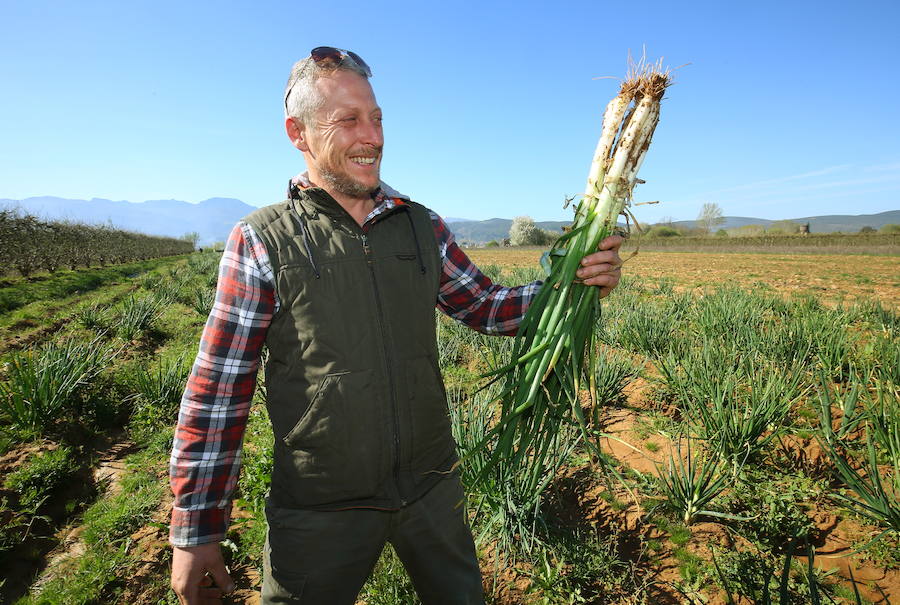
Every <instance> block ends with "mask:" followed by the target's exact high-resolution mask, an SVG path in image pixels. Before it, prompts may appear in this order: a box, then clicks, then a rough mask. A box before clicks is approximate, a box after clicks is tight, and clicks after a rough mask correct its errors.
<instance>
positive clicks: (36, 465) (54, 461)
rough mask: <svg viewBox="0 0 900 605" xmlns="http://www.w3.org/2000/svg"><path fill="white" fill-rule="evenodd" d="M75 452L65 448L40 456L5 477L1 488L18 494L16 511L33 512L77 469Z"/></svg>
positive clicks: (78, 461) (43, 453) (78, 463)
mask: <svg viewBox="0 0 900 605" xmlns="http://www.w3.org/2000/svg"><path fill="white" fill-rule="evenodd" d="M81 464H82V462H81V461H80V460H79V459H78V458H77V457H76V453H75V451H73V450H72V448H71V447H68V446H65V445H63V446H60V447H57V448H56V449H53V450H50V451H47V452H41V453H38V454H36V455H35V456H33V457H32V458H31V459H29V460H28V462H27V464H24V465H22V466H21V467H19V468H18V469H16V470H15V471H13V472H12V473H10V474H9V475H7V476H6V481H5V482H4V486H5V487H6V488H7V489H11V490H13V491H16V492H18V494H19V507H20V508H21V509H24V510H31V511H37V510H38V508H40V506H41V505H42V504H43V503H44V502H45V501H46V500H47V499H48V498H50V497H51V496H52V495H53V494H54V493H55V492H56V491H58V490H59V488H60V487H62V486H64V485H65V484H66V482H67V481H68V480H69V478H70V475H72V474H74V473H75V472H76V471H77V470H78V468H79V467H80V466H81Z"/></svg>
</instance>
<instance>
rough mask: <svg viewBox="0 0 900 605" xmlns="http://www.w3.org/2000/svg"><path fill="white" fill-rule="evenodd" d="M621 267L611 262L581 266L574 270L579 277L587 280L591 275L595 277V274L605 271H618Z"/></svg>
mask: <svg viewBox="0 0 900 605" xmlns="http://www.w3.org/2000/svg"><path fill="white" fill-rule="evenodd" d="M621 269H622V265H614V264H612V263H603V264H600V265H591V266H590V267H582V268H581V269H579V270H578V271H576V272H575V275H577V276H578V278H579V279H582V280H587V279H590V278H591V277H595V276H597V275H603V274H605V273H613V272H615V271H620V270H621Z"/></svg>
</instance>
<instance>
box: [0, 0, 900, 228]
mask: <svg viewBox="0 0 900 605" xmlns="http://www.w3.org/2000/svg"><path fill="white" fill-rule="evenodd" d="M647 6H648V7H649V9H648V10H647V11H646V15H644V16H642V19H641V22H640V28H637V27H635V28H632V29H628V28H619V27H615V28H603V29H602V33H603V36H602V39H600V37H599V36H598V35H597V30H598V27H599V26H598V25H597V23H602V21H603V19H604V18H606V17H608V12H606V11H605V9H603V8H602V7H597V6H595V4H594V3H591V2H586V1H585V2H575V3H572V4H571V5H568V6H567V7H566V10H565V11H560V10H551V9H546V8H545V7H544V6H543V5H541V4H538V3H521V2H520V3H515V4H513V3H499V4H492V5H491V6H487V7H486V6H484V5H481V4H475V3H466V4H463V5H458V4H457V5H453V6H444V5H441V6H420V5H416V4H412V3H405V2H400V3H392V4H391V5H390V6H386V7H375V6H372V5H371V4H363V3H355V2H350V3H349V4H347V5H346V7H345V10H344V11H342V14H343V17H342V18H334V19H323V20H322V22H321V23H316V27H315V28H307V29H309V30H312V33H307V31H306V30H305V29H304V28H303V27H300V28H299V29H298V30H297V31H296V33H293V34H292V35H290V36H278V35H276V34H277V33H279V32H282V31H284V28H285V23H286V22H290V21H291V19H294V17H293V16H292V15H295V14H296V13H297V12H299V11H298V10H297V7H296V6H295V5H293V4H290V3H281V2H271V3H267V4H266V5H265V9H264V10H260V9H258V8H257V9H251V8H249V7H243V6H225V7H224V8H223V7H222V6H221V5H220V4H216V5H213V4H212V3H207V2H201V3H197V4H192V5H189V6H182V5H177V4H175V3H173V2H162V3H157V4H155V5H153V6H152V7H151V6H125V5H108V4H106V3H103V2H96V1H93V2H90V1H89V2H84V3H79V4H77V5H69V4H65V3H59V2H47V1H46V0H41V1H38V2H33V3H27V4H25V3H19V4H14V5H11V6H6V7H5V10H4V13H5V15H4V16H5V21H6V22H7V24H8V27H7V30H8V35H7V36H5V37H4V39H3V40H2V41H0V49H3V51H4V52H3V53H2V56H3V57H4V59H3V60H0V69H2V72H3V76H4V82H5V84H6V87H7V90H8V91H11V92H14V93H15V94H7V95H4V96H3V97H2V98H0V116H2V117H0V124H2V127H3V131H4V133H5V136H4V142H5V145H3V146H2V148H0V149H2V151H0V159H2V162H0V184H2V186H0V197H2V198H10V199H24V198H28V197H44V196H50V197H62V198H67V199H90V198H96V199H106V200H110V201H129V202H131V203H140V202H136V201H132V200H139V199H140V200H179V201H186V202H188V203H193V204H198V203H200V202H202V201H204V200H206V199H211V198H217V197H222V198H232V199H239V200H241V201H244V202H245V203H247V204H249V205H251V206H256V207H259V206H263V205H267V204H269V203H274V202H277V201H280V199H281V198H282V196H283V191H284V188H285V185H286V183H287V180H288V178H290V177H291V176H293V175H294V174H296V173H299V172H301V171H302V170H303V169H304V167H303V162H302V157H301V156H300V154H299V152H298V151H297V150H296V149H294V148H293V147H291V145H290V143H289V142H288V141H287V138H286V136H285V135H284V132H283V117H282V113H281V112H282V110H281V107H280V105H281V95H282V91H283V86H284V82H285V80H286V79H287V74H288V71H289V69H290V66H291V64H292V63H293V62H294V61H295V60H297V59H299V58H302V57H303V56H305V55H306V54H307V53H308V50H309V48H312V47H314V46H317V45H320V44H330V45H334V46H339V47H342V48H349V49H352V50H354V51H355V52H357V53H359V54H360V55H361V56H362V57H363V58H365V60H366V61H367V62H368V63H369V64H370V65H371V66H372V70H373V74H374V75H373V78H372V85H373V87H374V89H375V93H376V96H377V98H378V100H379V103H380V104H381V106H382V107H383V108H384V111H385V137H386V147H385V155H384V164H383V166H382V179H383V180H384V181H385V182H387V183H388V184H390V185H391V186H392V187H395V188H396V189H397V190H399V191H401V192H403V193H405V194H407V195H410V196H411V197H412V198H413V199H415V200H417V201H420V202H421V203H423V204H425V205H426V206H428V207H430V208H432V209H433V210H435V211H436V212H438V213H439V214H441V215H445V216H454V217H459V216H466V217H471V218H470V219H469V220H487V219H489V218H492V217H496V216H498V215H500V216H502V215H510V216H514V215H528V216H531V217H533V218H534V219H535V220H537V221H546V220H552V221H565V220H570V219H571V215H572V214H571V210H563V209H562V202H563V200H564V198H565V197H566V196H571V195H573V194H578V193H580V192H581V190H582V189H583V186H584V180H585V177H586V175H587V168H588V166H589V165H590V160H591V155H592V153H593V149H594V146H595V145H596V141H597V138H598V136H599V134H600V122H601V115H602V111H603V108H604V106H605V105H606V103H607V102H608V101H609V100H610V99H611V98H612V97H613V96H614V95H615V93H616V91H617V90H616V89H617V85H616V81H615V78H618V77H621V76H623V75H624V73H625V68H626V58H627V55H628V53H629V51H630V52H631V53H632V54H634V55H640V53H641V49H642V48H646V53H647V57H648V58H649V59H651V60H653V59H656V58H657V57H659V56H660V55H662V56H664V57H665V60H664V63H665V64H668V65H670V66H672V67H678V66H682V65H685V64H689V65H685V66H683V67H680V68H679V69H678V70H677V71H676V72H675V77H676V84H675V85H674V86H673V87H672V88H671V89H670V91H669V92H668V93H667V95H666V100H665V101H664V102H663V108H662V118H661V122H660V125H659V127H658V129H657V132H656V134H655V136H654V140H653V144H652V146H651V149H650V152H649V154H648V157H647V160H646V162H645V163H644V165H643V167H642V170H641V173H640V175H639V176H640V177H641V178H642V179H644V180H646V181H647V184H645V185H640V186H638V187H637V188H636V189H635V200H636V201H637V202H642V201H648V200H660V201H661V203H660V204H659V205H657V206H640V207H638V208H637V209H636V213H637V218H638V219H639V220H640V221H641V222H646V223H655V222H661V221H663V220H666V219H671V220H673V221H682V220H694V219H696V217H697V215H698V214H699V211H700V208H701V207H702V205H703V203H706V202H713V203H716V204H718V205H719V206H720V207H721V209H722V213H723V215H725V216H732V217H754V218H766V219H767V220H784V219H791V218H797V217H806V216H824V215H835V214H837V215H854V216H855V215H859V214H878V213H881V212H885V211H890V210H894V209H897V208H900V145H898V143H897V141H900V121H898V120H896V119H889V118H890V117H892V103H893V102H892V101H891V99H893V98H895V97H896V96H897V93H898V92H900V84H898V83H897V82H895V81H893V80H891V79H890V78H887V79H886V78H884V76H883V74H882V73H881V71H882V70H883V68H881V67H880V66H881V65H885V64H888V65H891V64H894V63H895V62H896V61H897V59H900V42H898V41H897V37H896V35H895V33H894V32H893V31H892V24H893V23H896V22H897V20H898V17H900V6H898V5H897V4H896V3H891V2H884V1H876V2H864V3H862V4H857V5H854V6H849V5H846V4H843V3H838V2H833V1H829V2H826V3H825V4H824V5H823V4H822V3H821V2H819V3H812V2H805V1H802V2H796V3H789V4H785V3H775V2H773V1H766V2H761V3H755V4H753V5H750V6H722V5H721V4H719V3H713V2H696V3H692V4H691V5H690V6H688V7H684V6H677V7H676V6H671V5H668V4H666V3H662V2H651V3H650V4H649V5H647ZM307 12H308V11H307ZM642 13H643V11H642ZM623 14H624V11H623ZM873 14H877V15H878V16H879V18H878V19H873V18H872V15H873ZM473 16H474V17H475V18H473ZM798 23H802V27H798V25H797V24H798ZM391 31H402V32H403V33H404V35H403V36H392V35H389V34H390V32H391ZM523 32H526V33H523ZM528 32H540V33H541V37H540V38H539V39H537V40H536V39H535V38H534V36H532V35H530V34H529V33H528ZM486 40H489V41H490V44H486V43H485V41H486ZM411 48H412V49H416V50H415V52H410V49H411ZM60 57H65V59H66V64H65V69H61V68H60ZM873 59H874V60H873ZM603 76H610V77H612V78H613V80H612V81H610V80H609V79H600V80H596V79H595V78H597V77H603ZM872 82H878V93H879V94H877V95H867V96H866V97H865V103H866V105H864V106H862V111H860V110H857V109H856V108H857V107H859V106H860V105H861V104H860V94H859V91H860V90H868V89H869V88H871V87H872V84H871V83H872ZM136 92H139V93H141V94H135V93H136ZM848 108H849V109H850V110H851V111H852V114H851V115H852V120H850V119H848V117H847V113H848ZM885 116H888V118H887V119H886V118H885ZM510 200H513V201H510ZM848 209H852V211H851V210H848ZM851 212H852V213H853V214H851Z"/></svg>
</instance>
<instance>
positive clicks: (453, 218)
mask: <svg viewBox="0 0 900 605" xmlns="http://www.w3.org/2000/svg"><path fill="white" fill-rule="evenodd" d="M32 199H57V200H63V201H72V202H110V203H113V204H132V205H137V206H140V205H141V204H147V203H154V202H177V203H182V204H190V205H192V206H197V205H200V204H203V203H206V202H210V201H214V200H228V201H235V202H239V203H242V204H245V205H248V206H251V207H253V205H252V204H249V203H248V202H246V201H244V200H241V199H238V198H233V197H224V196H218V197H211V198H206V199H203V200H200V201H198V202H192V201H189V200H178V199H174V198H167V199H154V200H143V201H140V202H134V201H131V200H111V199H107V198H96V197H95V198H91V199H78V198H65V197H60V196H32V197H29V198H23V199H19V200H14V199H9V198H0V208H4V207H7V204H6V202H27V201H28V200H32ZM12 207H14V206H12ZM898 211H900V208H895V209H890V210H883V211H881V212H864V213H859V214H846V213H845V214H816V215H806V216H793V217H788V218H784V219H781V218H778V219H773V218H767V217H765V216H746V215H731V214H723V215H722V218H723V219H726V220H727V219H751V220H762V221H773V222H774V221H782V220H787V221H798V220H805V219H810V218H827V217H831V216H847V217H859V216H875V215H879V214H887V213H889V212H898ZM34 215H35V216H37V217H39V218H42V219H49V220H69V219H72V218H73V217H65V218H63V219H54V218H53V217H46V216H43V215H42V214H41V213H40V212H37V213H35V214H34ZM517 216H518V215H517ZM441 218H443V219H444V220H445V221H446V222H448V223H457V222H486V221H491V220H501V221H509V220H512V219H513V218H515V216H510V217H503V216H491V217H488V218H484V219H471V218H465V217H459V216H450V215H444V216H442V217H441ZM529 218H531V219H532V220H534V222H535V223H548V222H568V219H552V218H550V219H544V218H539V217H529ZM75 220H81V219H77V217H75ZM108 220H110V221H112V217H108ZM696 220H697V218H696V217H694V218H684V219H681V218H672V217H663V219H662V220H659V221H654V222H652V223H650V222H644V221H641V222H642V224H647V225H653V224H660V223H669V222H672V223H682V222H693V221H696ZM113 224H114V225H115V222H113Z"/></svg>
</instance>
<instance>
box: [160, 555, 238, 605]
mask: <svg viewBox="0 0 900 605" xmlns="http://www.w3.org/2000/svg"><path fill="white" fill-rule="evenodd" d="M207 573H208V575H207ZM172 590H174V591H175V594H177V595H178V602H179V603H181V605H213V604H216V605H218V604H219V603H221V602H222V595H223V594H228V593H230V592H231V591H233V590H234V582H232V580H231V577H230V576H229V575H228V571H227V570H226V569H225V561H224V559H222V550H221V548H220V547H219V543H218V542H211V543H209V544H201V545H199V546H190V547H185V548H181V547H178V546H175V547H173V549H172Z"/></svg>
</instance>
